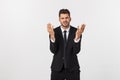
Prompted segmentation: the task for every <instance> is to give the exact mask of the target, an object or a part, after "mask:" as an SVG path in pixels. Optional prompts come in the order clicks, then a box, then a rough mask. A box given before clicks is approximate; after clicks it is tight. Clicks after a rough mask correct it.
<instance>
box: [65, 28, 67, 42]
mask: <svg viewBox="0 0 120 80" xmlns="http://www.w3.org/2000/svg"><path fill="white" fill-rule="evenodd" d="M66 32H67V31H66V30H64V44H66V42H67V37H66Z"/></svg>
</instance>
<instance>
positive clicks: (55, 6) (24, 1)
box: [0, 0, 120, 80]
mask: <svg viewBox="0 0 120 80" xmlns="http://www.w3.org/2000/svg"><path fill="white" fill-rule="evenodd" d="M119 7H120V5H119V0H0V80H50V65H51V61H52V56H53V54H52V53H51V52H50V51H49V38H48V33H47V29H46V25H47V23H48V22H51V23H52V24H53V25H54V27H56V26H58V25H59V21H58V11H59V10H60V9H61V8H67V9H69V10H70V12H71V17H72V21H71V25H73V26H76V27H77V26H78V25H80V24H82V23H85V24H86V29H85V31H84V33H83V38H82V50H81V52H80V53H79V54H78V58H79V63H80V66H81V68H80V69H81V80H120V59H119V58H120V42H119V41H120V32H119V30H120V9H119Z"/></svg>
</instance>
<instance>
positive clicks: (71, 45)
mask: <svg viewBox="0 0 120 80" xmlns="http://www.w3.org/2000/svg"><path fill="white" fill-rule="evenodd" d="M76 30H77V29H76V28H75V27H72V26H70V31H69V35H68V40H67V45H66V54H65V58H64V54H63V53H64V52H63V49H64V40H63V36H62V31H61V28H60V26H59V27H57V28H55V29H54V31H55V42H54V43H53V42H51V40H50V51H51V52H52V53H53V54H54V55H53V60H52V64H51V70H53V71H60V70H61V69H62V67H63V63H64V59H65V60H66V66H67V68H68V69H69V70H76V69H79V68H80V66H79V62H78V58H77V54H78V53H79V52H80V49H81V38H82V35H81V37H80V41H79V42H78V43H75V42H74V38H75V32H76Z"/></svg>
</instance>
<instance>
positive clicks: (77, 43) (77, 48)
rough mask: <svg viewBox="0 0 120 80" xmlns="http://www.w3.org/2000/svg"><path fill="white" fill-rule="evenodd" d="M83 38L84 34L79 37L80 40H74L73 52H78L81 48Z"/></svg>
mask: <svg viewBox="0 0 120 80" xmlns="http://www.w3.org/2000/svg"><path fill="white" fill-rule="evenodd" d="M81 40H82V35H81V36H80V38H79V41H78V42H75V41H73V53H74V54H78V53H79V52H80V50H81Z"/></svg>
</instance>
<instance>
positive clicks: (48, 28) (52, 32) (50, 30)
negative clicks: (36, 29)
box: [47, 23, 55, 41]
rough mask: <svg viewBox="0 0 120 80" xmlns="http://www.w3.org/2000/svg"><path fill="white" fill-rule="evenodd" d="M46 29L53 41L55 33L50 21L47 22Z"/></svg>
mask: <svg viewBox="0 0 120 80" xmlns="http://www.w3.org/2000/svg"><path fill="white" fill-rule="evenodd" d="M47 31H48V33H49V35H50V38H51V39H52V40H53V41H54V40H55V33H54V29H53V26H52V24H51V23H48V24H47Z"/></svg>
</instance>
